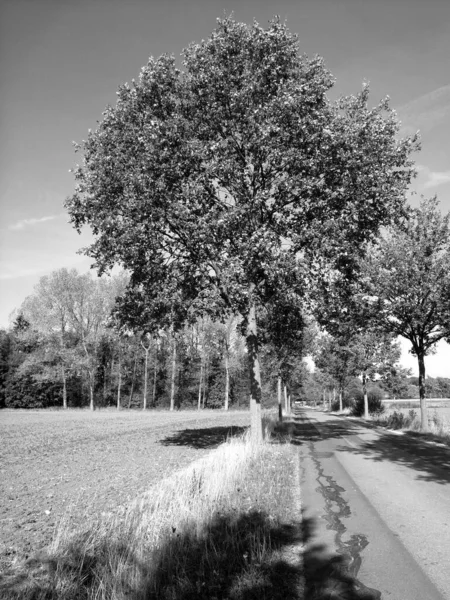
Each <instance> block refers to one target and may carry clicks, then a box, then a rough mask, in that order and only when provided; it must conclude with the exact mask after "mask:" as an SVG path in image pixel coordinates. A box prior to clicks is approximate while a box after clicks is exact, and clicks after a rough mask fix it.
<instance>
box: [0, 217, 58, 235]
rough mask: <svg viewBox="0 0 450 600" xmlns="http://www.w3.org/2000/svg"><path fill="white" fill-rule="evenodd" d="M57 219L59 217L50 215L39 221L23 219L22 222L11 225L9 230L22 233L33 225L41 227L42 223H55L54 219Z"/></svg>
mask: <svg viewBox="0 0 450 600" xmlns="http://www.w3.org/2000/svg"><path fill="white" fill-rule="evenodd" d="M56 218H57V215H50V216H48V217H40V218H39V219H22V220H20V221H17V223H14V224H13V225H10V226H9V227H8V229H9V230H10V231H21V230H22V229H25V228H26V227H33V225H39V224H40V223H45V222H46V221H53V219H56Z"/></svg>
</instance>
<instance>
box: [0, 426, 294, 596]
mask: <svg viewBox="0 0 450 600" xmlns="http://www.w3.org/2000/svg"><path fill="white" fill-rule="evenodd" d="M294 452H295V451H294V449H293V447H292V446H289V445H280V444H278V445H275V444H270V443H269V442H267V441H266V442H265V443H264V444H261V445H258V446H255V445H252V443H251V441H250V439H249V436H248V434H245V435H244V436H241V437H240V438H232V439H229V440H228V441H227V443H225V444H223V445H222V446H221V447H219V448H218V449H217V450H215V451H214V452H212V453H211V454H209V455H208V456H207V457H205V458H204V459H202V460H200V461H198V462H196V463H194V464H192V465H190V466H189V467H188V468H186V469H184V470H182V471H180V472H178V473H176V474H174V475H172V476H171V477H169V478H167V479H165V480H164V481H163V482H161V484H160V485H158V486H156V487H153V488H152V489H150V490H149V491H148V492H147V493H145V494H144V495H143V496H141V497H140V498H138V499H136V500H135V501H134V502H133V503H132V504H130V505H129V506H127V507H125V508H123V509H122V510H118V511H117V512H116V513H115V514H113V515H109V516H106V517H103V518H100V519H97V520H96V521H92V522H90V523H89V524H87V526H86V527H85V528H84V530H82V531H80V532H78V533H77V534H73V533H71V532H69V531H68V530H67V529H65V528H64V526H62V527H61V528H60V529H59V531H58V534H57V535H56V537H55V539H54V541H53V543H52V545H51V547H50V548H49V550H48V555H47V556H46V557H45V558H43V557H41V558H40V559H39V560H35V561H34V562H33V561H31V562H29V563H28V569H27V570H22V573H21V574H20V577H19V576H18V574H17V573H16V574H15V576H14V577H11V578H9V579H8V578H6V579H4V580H3V581H0V597H2V598H11V599H13V598H18V599H19V598H20V599H21V600H41V599H42V600H44V598H45V599H46V600H53V599H61V600H75V599H81V600H83V599H86V600H94V599H95V600H125V599H126V598H127V599H131V598H133V599H136V600H141V599H142V600H143V599H144V598H145V599H147V600H152V599H157V598H158V599H159V598H161V599H167V600H178V599H181V598H183V600H189V599H190V598H192V599H194V598H205V599H206V598H211V599H212V598H219V597H227V598H235V599H236V600H238V599H239V598H244V597H248V593H249V590H262V589H265V588H264V586H265V587H266V588H267V589H269V588H270V589H271V590H272V591H271V596H270V597H272V598H280V599H281V598H284V597H289V595H290V590H291V588H292V586H294V587H295V586H297V584H298V581H299V579H298V578H299V571H298V565H293V564H292V561H290V562H289V561H287V562H286V561H283V552H285V550H284V549H285V548H286V547H288V546H289V547H291V546H292V544H293V543H296V542H298V539H299V537H298V536H299V531H298V530H297V529H296V528H295V527H294V525H292V524H290V522H291V521H292V507H293V504H295V503H296V505H297V508H298V511H299V510H300V506H299V500H298V497H297V496H296V495H297V494H298V493H299V490H298V481H297V480H296V477H297V475H296V473H298V465H297V464H296V461H297V460H298V459H297V458H296V456H297V455H296V454H295V453H294ZM298 514H299V513H298ZM275 565H278V566H277V567H276V568H275ZM280 565H284V566H283V567H282V568H281V567H280ZM274 569H275V571H276V573H275V571H274ZM277 569H278V570H277ZM274 573H275V575H274ZM277 574H278V575H277ZM277 579H278V580H279V581H278V584H277V585H276V586H275V583H274V582H275V580H277ZM286 586H287V587H286ZM275 588H276V589H275ZM288 588H289V589H288ZM2 593H3V594H6V595H3V596H1V594H2Z"/></svg>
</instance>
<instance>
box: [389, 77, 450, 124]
mask: <svg viewBox="0 0 450 600" xmlns="http://www.w3.org/2000/svg"><path fill="white" fill-rule="evenodd" d="M397 113H398V115H399V117H400V119H401V121H402V125H403V129H406V130H408V132H409V133H411V132H413V131H414V132H415V131H417V129H420V130H421V131H422V132H423V133H425V132H427V131H430V130H431V129H434V128H435V127H437V126H438V125H440V124H441V123H442V122H443V121H445V120H446V119H447V118H448V116H449V114H450V84H447V85H443V86H442V87H439V88H437V89H435V90H433V91H432V92H428V93H427V94H423V95H422V96H419V97H418V98H415V99H414V100H411V102H408V103H407V104H404V105H403V106H400V107H399V108H398V110H397Z"/></svg>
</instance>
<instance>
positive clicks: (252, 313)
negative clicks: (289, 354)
mask: <svg viewBox="0 0 450 600" xmlns="http://www.w3.org/2000/svg"><path fill="white" fill-rule="evenodd" d="M251 292H252V290H250V307H249V309H250V310H249V315H248V324H247V339H246V342H247V353H248V371H249V376H250V431H251V438H252V441H253V442H254V443H256V444H260V443H261V442H262V439H263V431H262V413H261V373H260V368H259V358H258V330H257V324H256V306H255V302H254V300H253V298H252V293H251Z"/></svg>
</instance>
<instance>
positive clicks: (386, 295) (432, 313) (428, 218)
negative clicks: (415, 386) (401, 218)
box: [364, 198, 450, 429]
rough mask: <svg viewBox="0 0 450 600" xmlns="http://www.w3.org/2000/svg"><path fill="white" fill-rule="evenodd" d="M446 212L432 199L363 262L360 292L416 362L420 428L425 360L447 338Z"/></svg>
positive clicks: (449, 258) (449, 234)
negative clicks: (406, 345) (404, 341)
mask: <svg viewBox="0 0 450 600" xmlns="http://www.w3.org/2000/svg"><path fill="white" fill-rule="evenodd" d="M449 264H450V214H447V215H442V213H441V212H440V210H439V206H438V202H437V200H436V199H435V198H432V199H428V200H422V202H421V205H420V207H419V208H417V209H411V214H410V218H409V219H408V220H406V222H405V223H404V224H403V225H402V226H398V227H397V228H394V229H392V230H391V231H389V232H388V233H386V235H385V236H384V237H383V238H382V239H381V240H380V242H379V244H378V245H377V246H374V247H373V249H372V250H371V252H370V254H369V255H368V256H367V258H366V260H365V263H364V270H365V276H366V279H365V282H366V293H368V297H369V298H370V301H371V303H372V305H373V307H374V309H375V311H376V314H377V319H378V321H379V322H380V324H382V325H383V326H384V327H385V329H386V330H387V331H391V332H393V333H395V334H396V335H400V336H402V337H404V338H406V339H407V340H408V341H409V342H410V343H411V352H412V353H413V354H415V355H416V356H417V359H418V364H419V389H420V399H421V414H422V428H423V429H426V428H427V426H428V421H427V414H426V403H425V357H426V355H427V354H429V353H430V352H432V351H433V348H434V347H435V345H436V343H437V342H438V341H439V340H441V339H445V338H447V339H448V338H449V336H450V318H449V317H450V309H449V307H450V295H449V290H450V286H449V282H450V273H449Z"/></svg>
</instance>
